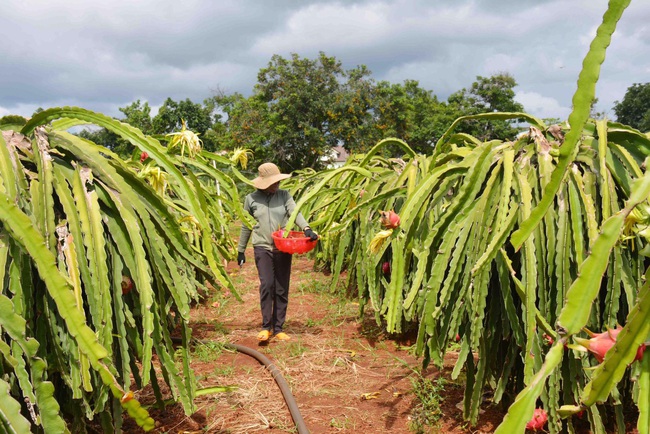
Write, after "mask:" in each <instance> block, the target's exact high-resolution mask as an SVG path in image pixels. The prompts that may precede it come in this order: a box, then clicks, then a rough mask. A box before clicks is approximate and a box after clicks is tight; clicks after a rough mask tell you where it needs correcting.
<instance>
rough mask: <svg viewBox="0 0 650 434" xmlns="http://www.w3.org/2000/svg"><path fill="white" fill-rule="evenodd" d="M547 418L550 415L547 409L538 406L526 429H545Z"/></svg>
mask: <svg viewBox="0 0 650 434" xmlns="http://www.w3.org/2000/svg"><path fill="white" fill-rule="evenodd" d="M547 420H548V415H547V414H546V411H545V410H544V409H543V408H536V409H535V412H534V413H533V418H532V419H531V420H529V421H528V423H527V424H526V429H530V430H533V431H539V430H542V429H544V425H546V421H547Z"/></svg>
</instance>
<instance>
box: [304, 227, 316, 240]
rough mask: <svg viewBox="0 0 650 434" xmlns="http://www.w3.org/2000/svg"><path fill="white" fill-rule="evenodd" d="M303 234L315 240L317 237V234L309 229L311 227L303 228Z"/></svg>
mask: <svg viewBox="0 0 650 434" xmlns="http://www.w3.org/2000/svg"><path fill="white" fill-rule="evenodd" d="M305 236H306V237H309V239H310V240H312V241H316V240H317V239H318V234H317V233H316V232H314V231H312V230H311V228H306V229H305Z"/></svg>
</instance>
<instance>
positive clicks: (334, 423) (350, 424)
mask: <svg viewBox="0 0 650 434" xmlns="http://www.w3.org/2000/svg"><path fill="white" fill-rule="evenodd" d="M330 426H331V427H332V428H334V429H337V430H339V431H343V430H348V429H352V430H354V428H355V423H354V421H353V420H351V419H349V418H348V417H347V416H345V415H343V417H342V418H336V417H333V418H332V420H330Z"/></svg>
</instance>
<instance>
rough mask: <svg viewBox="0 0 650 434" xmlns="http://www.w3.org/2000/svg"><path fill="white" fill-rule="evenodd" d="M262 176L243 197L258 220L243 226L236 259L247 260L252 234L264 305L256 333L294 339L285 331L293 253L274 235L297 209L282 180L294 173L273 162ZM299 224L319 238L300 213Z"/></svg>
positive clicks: (261, 338)
mask: <svg viewBox="0 0 650 434" xmlns="http://www.w3.org/2000/svg"><path fill="white" fill-rule="evenodd" d="M258 171H259V176H258V177H257V178H255V179H254V180H253V185H254V186H255V187H256V188H257V190H256V191H254V192H253V193H251V194H249V195H248V196H246V199H244V210H245V211H246V212H248V213H250V215H252V216H253V218H254V219H255V220H256V222H257V223H256V224H255V226H253V230H252V231H251V229H249V228H248V227H246V225H242V228H241V234H240V235H239V245H238V246H237V252H238V253H239V254H238V255H237V262H238V263H239V265H240V266H241V265H242V264H244V263H245V262H246V256H245V255H244V251H245V250H246V245H247V244H248V239H249V238H250V236H251V232H252V234H253V252H254V254H255V265H256V266H257V273H258V275H259V277H260V305H261V308H262V331H260V332H259V334H258V335H257V339H258V340H259V341H260V342H267V341H268V340H269V338H271V337H275V338H276V339H279V340H283V341H286V340H289V339H291V338H290V337H289V335H287V334H286V333H284V332H283V331H282V326H283V325H284V320H285V317H286V315H287V305H288V304H289V279H290V277H291V276H290V275H291V254H289V253H284V252H281V251H279V250H278V249H276V247H275V244H274V242H273V237H272V236H271V234H272V233H273V232H274V231H277V230H278V229H284V227H285V225H286V224H287V220H289V216H290V215H291V213H292V212H293V210H294V209H295V208H296V202H294V200H293V198H292V197H291V194H289V192H288V191H286V190H280V181H282V180H283V179H287V178H289V177H290V176H291V175H286V174H284V173H280V169H278V166H276V165H275V164H273V163H264V164H262V165H261V166H260V167H259V168H258ZM296 224H297V225H298V226H299V227H300V228H301V229H302V230H303V231H304V232H305V236H307V237H309V238H310V239H312V240H317V239H318V235H317V234H316V233H315V232H314V231H312V230H311V228H310V227H309V225H308V224H307V221H306V220H305V218H304V217H303V216H302V214H300V213H298V216H297V218H296Z"/></svg>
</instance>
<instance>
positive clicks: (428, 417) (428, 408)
mask: <svg viewBox="0 0 650 434" xmlns="http://www.w3.org/2000/svg"><path fill="white" fill-rule="evenodd" d="M445 384H446V380H445V379H444V378H443V377H438V378H436V379H434V380H431V379H429V378H424V377H422V376H421V375H419V374H418V375H416V376H413V377H411V386H412V387H413V393H414V394H415V397H416V400H417V405H416V406H415V407H414V408H413V411H412V413H411V421H410V422H409V429H410V430H411V431H413V432H415V433H418V434H420V433H422V434H424V433H427V432H436V431H437V429H438V424H439V421H440V418H441V417H442V415H443V414H442V409H441V408H440V403H441V402H442V401H443V398H442V396H441V394H442V393H444V391H445Z"/></svg>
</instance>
